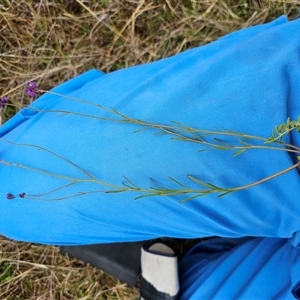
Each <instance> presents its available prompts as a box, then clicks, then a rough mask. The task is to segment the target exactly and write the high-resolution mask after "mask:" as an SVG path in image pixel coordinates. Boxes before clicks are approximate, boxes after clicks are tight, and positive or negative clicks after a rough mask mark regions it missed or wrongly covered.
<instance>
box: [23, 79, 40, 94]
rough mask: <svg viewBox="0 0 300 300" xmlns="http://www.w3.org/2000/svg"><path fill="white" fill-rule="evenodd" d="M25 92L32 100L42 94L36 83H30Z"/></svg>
mask: <svg viewBox="0 0 300 300" xmlns="http://www.w3.org/2000/svg"><path fill="white" fill-rule="evenodd" d="M25 91H26V94H27V95H28V96H29V97H31V98H33V97H35V96H36V95H37V94H39V93H40V92H41V91H40V90H39V88H38V87H37V85H36V83H35V82H34V81H30V82H29V83H28V85H27V87H26V89H25Z"/></svg>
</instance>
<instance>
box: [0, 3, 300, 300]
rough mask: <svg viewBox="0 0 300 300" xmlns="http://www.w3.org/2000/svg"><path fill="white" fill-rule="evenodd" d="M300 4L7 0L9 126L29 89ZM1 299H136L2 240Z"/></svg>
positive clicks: (158, 54)
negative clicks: (32, 82)
mask: <svg viewBox="0 0 300 300" xmlns="http://www.w3.org/2000/svg"><path fill="white" fill-rule="evenodd" d="M299 5H300V1H293V0H290V1H288V0H282V1H275V0H272V1H262V0H256V1H254V0H253V1H247V0H239V1H234V0H165V1H163V0H153V1H150V0H98V1H96V0H94V1H88V0H77V1H75V0H1V1H0V76H1V77H0V78H1V81H0V95H8V96H9V99H10V105H8V106H7V107H6V108H5V110H4V112H3V118H4V119H8V118H9V117H11V116H12V115H14V114H15V112H16V111H18V110H20V109H21V108H22V107H23V106H25V105H27V104H28V98H27V97H26V96H25V95H24V88H23V87H24V86H25V85H26V83H27V82H28V81H30V80H36V81H37V82H38V84H39V86H41V87H43V88H45V89H46V88H51V87H53V86H55V85H57V84H58V83H61V82H63V81H65V80H67V79H69V78H72V77H74V76H76V75H77V74H79V73H81V72H83V71H85V70H88V69H90V68H99V69H101V70H103V71H105V72H110V71H113V70H116V69H120V68H124V67H128V66H132V65H136V64H142V63H147V62H150V61H153V60H157V59H160V58H163V57H166V56H170V55H174V54H176V53H179V52H182V51H184V50H186V49H189V48H192V47H195V46H198V45H202V44H205V43H208V42H211V41H213V40H215V39H216V38H218V37H220V36H223V35H224V34H226V33H228V32H231V31H234V30H237V29H240V28H243V27H247V26H250V25H254V24H259V23H263V22H267V21H270V20H272V19H274V18H275V17H278V16H280V15H282V14H287V15H288V16H289V17H290V18H294V17H295V16H296V15H298V7H299ZM0 243H1V252H0V299H7V300H15V299H34V300H35V299H40V300H42V299H47V300H51V299H135V298H137V297H138V291H137V290H130V289H129V288H127V287H126V286H125V285H123V284H121V283H120V282H119V281H117V280H115V279H113V278H111V277H109V276H107V275H105V274H104V273H102V272H101V271H99V270H95V269H93V268H91V267H89V266H85V265H84V264H83V263H81V262H78V261H77V260H70V259H68V258H67V257H65V256H63V255H62V254H60V253H59V250H58V249H57V248H56V247H46V246H38V245H33V244H28V243H16V242H12V241H9V240H7V239H5V238H1V240H0Z"/></svg>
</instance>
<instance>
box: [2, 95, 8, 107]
mask: <svg viewBox="0 0 300 300" xmlns="http://www.w3.org/2000/svg"><path fill="white" fill-rule="evenodd" d="M7 102H8V98H7V97H0V108H2V107H4V105H5V104H6V103H7Z"/></svg>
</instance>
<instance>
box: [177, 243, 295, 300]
mask: <svg viewBox="0 0 300 300" xmlns="http://www.w3.org/2000/svg"><path fill="white" fill-rule="evenodd" d="M299 251H300V250H299V249H296V248H294V247H293V246H292V245H291V243H290V240H288V239H279V238H248V239H221V238H214V239H211V240H208V241H205V242H202V243H199V244H197V245H196V246H194V247H193V248H192V249H191V250H190V252H189V253H187V255H186V256H185V258H184V259H183V260H182V261H181V262H180V265H179V270H180V275H181V276H180V287H181V295H180V299H182V300H185V299H187V300H199V299H295V298H294V297H293V294H292V292H291V291H292V289H293V287H294V286H296V285H297V283H298V281H299V280H300V277H299V269H300V255H299V254H300V253H299ZM298 293H299V292H298Z"/></svg>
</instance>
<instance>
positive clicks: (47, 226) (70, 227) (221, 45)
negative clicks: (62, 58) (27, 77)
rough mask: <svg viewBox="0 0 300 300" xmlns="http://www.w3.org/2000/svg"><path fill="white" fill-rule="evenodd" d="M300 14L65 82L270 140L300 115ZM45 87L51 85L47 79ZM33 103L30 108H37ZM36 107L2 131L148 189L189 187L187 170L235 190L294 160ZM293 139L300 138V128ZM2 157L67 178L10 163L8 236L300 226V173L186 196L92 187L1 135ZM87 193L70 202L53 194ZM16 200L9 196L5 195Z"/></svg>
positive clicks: (4, 189)
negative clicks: (221, 192)
mask: <svg viewBox="0 0 300 300" xmlns="http://www.w3.org/2000/svg"><path fill="white" fill-rule="evenodd" d="M299 29H300V20H296V21H293V22H288V21H287V20H286V18H285V17H281V18H279V19H277V20H275V21H273V22H271V23H269V24H265V25H259V26H257V27H252V28H248V29H243V30H240V31H238V32H235V33H233V34H230V35H228V36H226V37H224V38H221V39H220V40H218V41H216V42H214V43H211V44H208V45H206V46H203V47H199V48H195V49H192V50H189V51H186V52H184V53H182V54H179V55H176V56H174V57H170V58H167V59H163V60H160V61H157V62H153V63H149V64H145V65H141V66H136V67H132V68H127V69H124V70H120V71H117V72H112V73H110V74H106V75H103V73H101V72H98V71H96V70H92V71H90V72H87V73H85V74H83V75H81V76H79V77H77V78H75V79H72V80H71V81H69V82H67V83H65V84H63V85H61V86H59V87H57V90H56V91H57V92H59V93H63V94H66V95H68V96H73V97H77V98H81V99H85V100H87V101H92V102H93V103H99V104H101V105H103V106H105V107H113V108H115V109H117V110H118V111H120V112H121V113H124V114H126V115H128V116H131V117H135V118H139V119H144V120H150V121H152V122H158V123H164V124H173V123H171V122H172V121H178V122H182V123H184V124H188V125H190V126H194V127H198V128H203V129H212V130H213V129H217V128H223V129H233V130H238V131H242V132H246V133H249V134H254V135H261V136H265V137H268V136H270V133H271V131H272V129H273V128H274V126H276V125H278V124H281V123H285V122H286V119H287V117H291V118H292V119H293V118H296V117H298V115H299V112H300V107H299V105H300V102H299V95H300V85H299V82H300V73H299V66H300V61H299V57H300V56H299V53H300V35H299ZM41 88H42V87H41ZM32 107H36V108H39V109H43V110H68V111H73V112H78V113H84V114H92V115H97V116H102V117H113V116H112V115H111V114H110V113H108V112H105V111H103V110H101V109H98V108H96V107H95V106H90V105H86V104H84V103H81V102H78V101H74V100H70V99H66V98H63V97H60V96H53V95H45V96H42V97H41V98H40V99H38V100H37V101H35V102H34V103H33V104H32ZM32 107H31V108H32ZM31 108H26V109H24V110H23V111H21V112H20V113H18V114H17V115H16V116H15V117H14V118H12V119H11V120H10V121H8V122H7V123H6V124H4V125H3V126H2V127H1V129H0V136H2V138H3V139H6V140H10V141H13V142H15V143H19V144H33V145H37V146H40V147H44V148H47V149H49V150H50V151H52V152H54V153H57V154H58V155H60V156H63V157H65V158H66V159H68V160H70V161H72V162H74V163H75V164H77V165H79V166H81V167H83V168H85V170H87V171H88V172H90V173H91V174H93V176H95V177H96V178H97V179H99V180H103V181H106V182H110V183H113V184H117V185H121V184H122V182H123V181H124V177H123V176H126V177H127V178H128V179H130V180H131V181H132V182H134V183H135V184H137V185H138V186H141V187H144V188H146V187H149V186H152V185H153V183H152V182H151V180H150V178H153V179H154V180H155V181H156V182H158V183H159V184H161V185H164V186H166V187H177V186H176V184H175V183H172V182H171V181H170V180H169V179H168V176H172V177H173V178H175V179H177V180H178V181H180V182H182V183H183V184H185V185H188V186H190V187H196V188H198V186H197V185H196V184H194V183H193V182H191V181H190V180H189V179H188V178H187V174H191V175H193V176H195V177H197V178H199V179H201V180H202V181H207V182H212V183H214V184H216V185H220V186H227V187H234V186H237V185H243V184H247V183H251V182H253V181H255V180H258V179H261V178H263V177H265V176H268V175H271V174H273V173H274V172H278V171H280V170H282V169H284V168H286V167H289V166H291V165H292V164H293V160H295V158H294V157H292V156H290V155H289V154H287V153H286V152H283V151H282V152H280V151H268V150H253V151H247V152H246V153H244V154H242V155H240V156H238V157H233V156H232V152H223V151H218V150H210V151H205V152H198V150H199V149H200V148H201V146H200V145H198V144H194V143H185V142H182V141H174V140H172V139H171V137H170V136H168V135H157V134H154V133H156V132H157V131H156V130H146V131H140V132H136V133H135V131H136V130H138V129H140V127H139V126H137V125H131V124H121V123H116V122H110V121H100V120H96V119H91V118H85V117H82V116H76V115H64V116H61V114H60V113H46V112H37V111H33V110H32V109H31ZM290 142H291V143H293V144H295V145H298V146H299V145H300V141H299V137H298V136H297V134H295V135H292V137H291V140H290ZM0 155H1V160H5V161H8V162H14V163H19V164H22V165H25V166H27V167H31V168H40V169H42V170H45V171H47V172H53V173H56V174H60V175H61V176H64V177H63V178H56V177H51V176H48V175H47V174H44V173H41V172H40V173H38V172H35V171H30V170H28V169H24V168H20V167H14V166H6V165H5V164H0V182H1V185H0V201H1V202H0V203H1V204H0V205H1V210H0V233H1V234H3V235H5V236H7V237H9V238H13V239H16V240H22V241H31V242H38V243H45V244H55V245H79V244H92V243H107V242H119V241H137V240H145V239H152V238H156V237H161V236H169V237H180V238H195V237H197V238H198V237H205V236H213V235H218V236H223V237H244V236H264V237H281V238H294V240H293V243H294V245H295V246H297V245H298V239H299V236H298V231H299V229H300V202H299V201H298V198H299V197H298V192H299V190H300V182H299V174H298V171H297V170H294V171H291V172H290V173H288V174H285V175H283V176H282V177H280V178H277V179H274V180H272V181H269V182H266V183H264V184H263V185H260V186H257V187H254V188H251V189H249V190H246V191H242V192H237V193H233V194H230V195H228V196H226V197H224V198H221V199H220V198H217V197H216V195H210V196H206V197H202V198H198V199H194V200H192V201H190V202H187V203H184V204H179V201H180V199H182V197H175V196H169V197H152V198H144V199H140V200H137V201H135V200H133V199H134V197H136V196H139V194H138V193H135V194H134V193H118V194H105V193H91V192H93V191H97V190H101V189H103V187H102V186H99V185H97V184H95V183H93V182H81V183H78V184H76V185H72V186H69V187H67V188H65V189H59V190H57V191H56V192H53V193H50V194H47V195H44V196H43V197H41V199H37V200H30V199H27V198H24V199H23V198H20V197H18V196H17V195H18V194H21V193H26V196H28V197H30V196H31V195H39V194H45V193H47V192H50V191H52V190H55V189H58V188H59V187H62V186H64V185H67V184H69V183H70V180H69V179H68V178H69V177H72V178H81V179H87V175H86V174H84V173H83V172H81V171H80V170H79V169H78V168H76V167H75V166H73V165H71V164H68V163H66V162H65V161H63V160H61V159H59V158H58V157H55V156H53V155H51V154H50V153H49V152H46V151H43V150H38V149H35V148H32V147H28V146H16V145H12V144H8V143H7V142H5V141H3V140H1V148H0ZM79 192H88V194H86V195H83V196H80V197H75V198H74V197H73V198H70V199H67V200H61V201H59V200H50V201H45V200H44V199H53V198H55V199H57V198H61V197H67V196H70V195H76V194H78V193H79ZM8 193H11V194H13V195H15V196H16V198H15V199H13V200H8V199H7V197H6V195H7V194H8Z"/></svg>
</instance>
